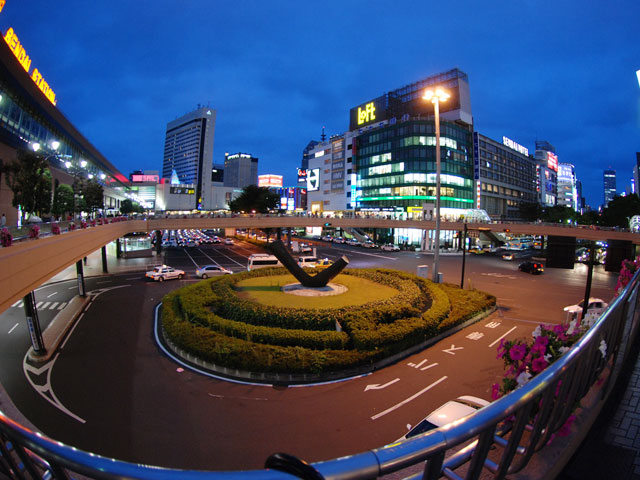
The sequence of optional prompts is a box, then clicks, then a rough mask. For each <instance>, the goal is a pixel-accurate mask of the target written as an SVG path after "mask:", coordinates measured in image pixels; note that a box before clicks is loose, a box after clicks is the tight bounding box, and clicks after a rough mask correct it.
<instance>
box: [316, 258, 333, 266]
mask: <svg viewBox="0 0 640 480" xmlns="http://www.w3.org/2000/svg"><path fill="white" fill-rule="evenodd" d="M332 264H333V260H329V259H328V258H320V259H318V263H317V264H316V266H317V267H328V266H329V265H332Z"/></svg>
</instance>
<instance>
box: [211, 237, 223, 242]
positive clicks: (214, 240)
mask: <svg viewBox="0 0 640 480" xmlns="http://www.w3.org/2000/svg"><path fill="white" fill-rule="evenodd" d="M211 242H212V243H222V240H220V237H219V236H217V235H214V236H213V237H211Z"/></svg>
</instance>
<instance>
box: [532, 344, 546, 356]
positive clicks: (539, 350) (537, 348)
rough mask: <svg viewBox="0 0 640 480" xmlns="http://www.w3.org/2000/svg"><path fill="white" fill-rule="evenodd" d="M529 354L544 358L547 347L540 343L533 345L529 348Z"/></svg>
mask: <svg viewBox="0 0 640 480" xmlns="http://www.w3.org/2000/svg"><path fill="white" fill-rule="evenodd" d="M531 353H533V354H534V355H541V356H544V354H545V353H547V347H545V346H544V345H542V344H540V343H536V344H534V345H533V347H531Z"/></svg>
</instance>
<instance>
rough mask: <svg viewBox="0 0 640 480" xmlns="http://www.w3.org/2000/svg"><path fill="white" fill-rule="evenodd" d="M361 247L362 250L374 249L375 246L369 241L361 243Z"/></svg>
mask: <svg viewBox="0 0 640 480" xmlns="http://www.w3.org/2000/svg"><path fill="white" fill-rule="evenodd" d="M360 246H361V247H364V248H376V247H377V245H376V244H375V243H373V242H372V241H371V240H367V241H366V242H363V243H361V244H360Z"/></svg>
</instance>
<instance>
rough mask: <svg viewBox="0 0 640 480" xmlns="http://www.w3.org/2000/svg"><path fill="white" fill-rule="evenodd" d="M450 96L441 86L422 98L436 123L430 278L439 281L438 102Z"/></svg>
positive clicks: (426, 93) (427, 92)
mask: <svg viewBox="0 0 640 480" xmlns="http://www.w3.org/2000/svg"><path fill="white" fill-rule="evenodd" d="M449 97H450V95H449V93H447V92H446V91H445V90H443V89H441V88H436V89H435V90H427V91H426V92H424V97H422V98H423V99H424V100H431V103H433V112H434V114H435V123H436V237H435V242H434V249H435V250H434V253H433V273H432V274H431V278H432V280H433V281H434V282H436V283H438V281H439V275H438V270H439V264H440V102H444V101H446V100H447V99H448V98H449Z"/></svg>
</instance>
